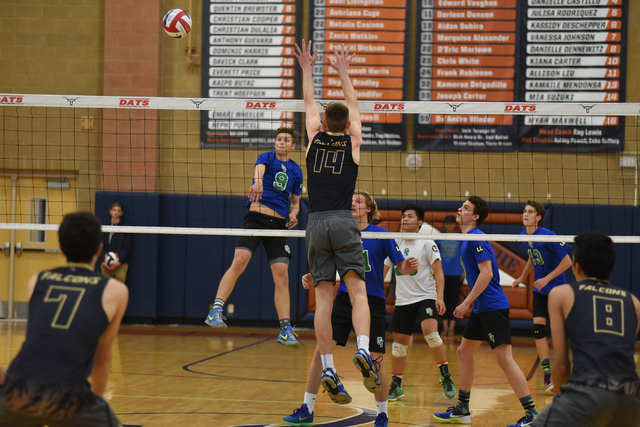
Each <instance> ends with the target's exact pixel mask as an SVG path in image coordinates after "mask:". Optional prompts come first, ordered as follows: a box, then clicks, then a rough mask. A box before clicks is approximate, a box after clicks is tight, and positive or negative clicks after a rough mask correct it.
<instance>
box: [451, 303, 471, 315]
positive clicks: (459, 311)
mask: <svg viewBox="0 0 640 427" xmlns="http://www.w3.org/2000/svg"><path fill="white" fill-rule="evenodd" d="M469 307H470V304H469V303H468V302H467V300H464V301H462V304H460V305H459V306H457V307H456V309H455V310H454V311H453V315H454V316H455V317H457V318H458V319H462V318H463V317H464V315H465V314H466V313H467V311H469Z"/></svg>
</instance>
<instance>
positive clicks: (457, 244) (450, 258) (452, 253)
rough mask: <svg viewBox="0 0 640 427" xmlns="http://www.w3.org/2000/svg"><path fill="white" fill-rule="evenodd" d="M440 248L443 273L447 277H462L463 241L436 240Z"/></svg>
mask: <svg viewBox="0 0 640 427" xmlns="http://www.w3.org/2000/svg"><path fill="white" fill-rule="evenodd" d="M436 244H437V245H438V248H440V259H441V260H442V271H443V273H444V275H445V276H458V277H460V276H462V264H460V250H461V249H462V240H436Z"/></svg>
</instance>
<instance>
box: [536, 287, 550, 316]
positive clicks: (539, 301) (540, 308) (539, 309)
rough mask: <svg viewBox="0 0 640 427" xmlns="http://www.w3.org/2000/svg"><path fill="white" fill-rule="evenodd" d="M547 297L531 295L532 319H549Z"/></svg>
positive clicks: (537, 294)
mask: <svg viewBox="0 0 640 427" xmlns="http://www.w3.org/2000/svg"><path fill="white" fill-rule="evenodd" d="M548 303H549V295H544V294H539V293H537V292H534V293H533V317H549V306H548Z"/></svg>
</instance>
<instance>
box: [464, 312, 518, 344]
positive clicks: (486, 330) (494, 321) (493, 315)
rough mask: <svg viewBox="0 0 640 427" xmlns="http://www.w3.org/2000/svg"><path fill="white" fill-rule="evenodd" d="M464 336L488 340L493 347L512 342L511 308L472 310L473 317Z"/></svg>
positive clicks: (475, 339)
mask: <svg viewBox="0 0 640 427" xmlns="http://www.w3.org/2000/svg"><path fill="white" fill-rule="evenodd" d="M462 336H463V337H464V338H466V339H468V340H474V341H487V342H488V343H489V344H490V345H491V349H494V348H496V347H498V346H499V345H503V344H511V323H510V322H509V309H508V308H503V309H502V310H494V311H484V312H482V313H474V312H473V311H472V312H471V317H469V321H468V322H467V326H466V327H465V328H464V333H463V334H462Z"/></svg>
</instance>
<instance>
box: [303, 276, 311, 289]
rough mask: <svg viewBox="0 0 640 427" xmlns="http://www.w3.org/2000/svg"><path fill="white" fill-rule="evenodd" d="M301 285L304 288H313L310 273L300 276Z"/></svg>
mask: <svg viewBox="0 0 640 427" xmlns="http://www.w3.org/2000/svg"><path fill="white" fill-rule="evenodd" d="M302 287H303V288H305V289H311V288H313V279H312V278H311V273H307V274H305V275H304V276H302Z"/></svg>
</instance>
